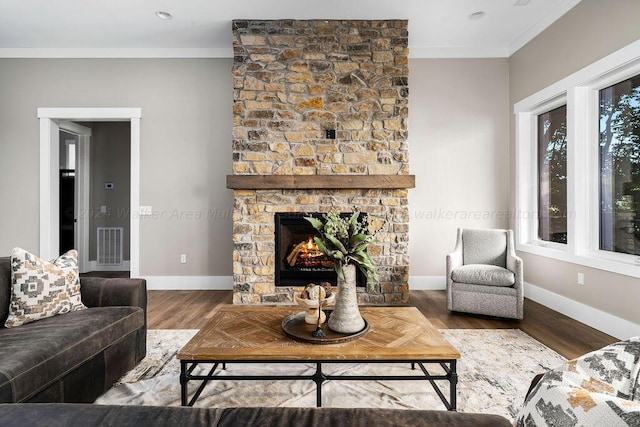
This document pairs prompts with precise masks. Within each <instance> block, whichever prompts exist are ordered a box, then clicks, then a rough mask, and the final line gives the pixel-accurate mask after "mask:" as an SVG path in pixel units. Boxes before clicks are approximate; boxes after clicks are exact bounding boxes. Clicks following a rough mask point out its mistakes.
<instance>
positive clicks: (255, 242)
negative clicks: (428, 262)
mask: <svg viewBox="0 0 640 427" xmlns="http://www.w3.org/2000/svg"><path fill="white" fill-rule="evenodd" d="M233 35H234V42H233V43H234V45H233V47H234V65H233V71H232V72H233V85H234V104H233V121H234V123H233V175H229V176H228V177H227V186H228V187H229V188H232V189H233V190H234V208H233V244H234V247H233V276H234V297H233V301H234V303H236V304H262V303H292V302H293V292H295V291H299V290H301V289H302V286H304V284H305V283H301V284H298V283H296V282H295V281H294V282H290V283H276V276H277V275H279V274H277V273H276V264H277V259H276V252H278V256H281V254H280V252H281V249H279V248H278V249H276V244H275V239H274V233H275V231H276V230H275V228H276V225H275V224H276V222H275V221H276V219H275V218H276V214H285V213H289V214H294V215H298V216H302V215H304V214H309V213H319V214H321V213H325V212H329V211H332V210H333V211H337V212H351V211H352V208H353V206H357V207H358V208H359V209H360V210H361V212H363V213H364V214H365V215H367V217H368V219H369V222H370V223H374V224H376V225H377V226H379V227H381V229H380V232H379V233H378V239H377V242H376V243H374V244H371V245H370V246H369V249H368V251H369V255H370V256H371V258H372V261H373V262H374V263H375V265H376V266H377V271H378V275H379V281H378V282H377V283H370V284H368V285H367V286H361V287H359V288H358V298H359V300H360V302H361V303H363V304H367V303H368V304H390V303H391V304H393V303H404V302H407V301H408V295H409V294H408V291H409V287H408V277H409V259H408V230H409V211H408V197H407V196H408V189H409V188H413V187H414V183H415V182H414V181H415V179H414V176H413V175H409V158H408V147H407V142H406V140H407V117H408V96H409V87H408V59H407V58H408V48H407V46H408V32H407V21H405V20H384V21H339V20H338V21H325V20H311V21H297V20H275V21H264V20H255V21H254V20H236V21H234V22H233ZM320 276H322V275H321V274H319V275H318V278H320ZM303 280H304V279H303ZM318 281H319V280H315V281H314V282H318ZM277 285H281V286H277ZM282 285H283V286H282Z"/></svg>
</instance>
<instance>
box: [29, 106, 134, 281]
mask: <svg viewBox="0 0 640 427" xmlns="http://www.w3.org/2000/svg"><path fill="white" fill-rule="evenodd" d="M38 118H39V119H40V257H41V258H43V259H53V258H55V257H57V256H58V240H59V230H58V216H59V214H58V206H52V200H51V194H52V192H53V191H58V171H57V168H55V167H54V166H55V165H54V163H55V164H58V163H59V159H58V151H57V149H56V150H55V152H54V153H55V155H52V154H53V153H52V148H54V147H52V139H53V138H52V130H51V128H52V126H54V127H55V128H56V129H57V128H58V126H57V124H56V122H57V121H66V120H79V121H128V122H131V203H130V205H131V206H130V208H131V214H130V216H129V217H130V222H131V225H130V226H131V233H130V235H131V241H130V258H131V277H139V276H140V215H139V214H138V212H139V210H140V119H141V118H142V109H141V108H38ZM56 140H57V139H56ZM54 175H55V176H54Z"/></svg>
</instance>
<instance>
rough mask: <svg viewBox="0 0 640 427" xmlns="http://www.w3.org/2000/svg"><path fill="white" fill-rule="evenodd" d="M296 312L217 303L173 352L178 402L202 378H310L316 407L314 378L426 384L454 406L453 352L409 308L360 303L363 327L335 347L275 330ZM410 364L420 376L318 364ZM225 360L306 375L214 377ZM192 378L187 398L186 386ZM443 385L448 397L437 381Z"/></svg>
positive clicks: (295, 309) (318, 387) (203, 382)
mask: <svg viewBox="0 0 640 427" xmlns="http://www.w3.org/2000/svg"><path fill="white" fill-rule="evenodd" d="M299 311H300V307H297V306H264V305H261V306H243V305H222V306H219V308H218V309H217V310H216V312H215V314H214V315H213V317H212V318H211V320H210V321H209V322H208V323H207V324H206V325H205V326H204V327H203V328H202V329H201V330H200V331H199V332H198V333H197V334H196V335H195V336H194V337H193V338H192V339H191V340H190V341H189V342H188V343H187V344H186V345H185V346H184V347H183V348H182V349H181V350H180V351H179V352H178V359H179V360H180V385H181V403H182V406H193V404H194V403H195V402H196V400H197V399H198V397H200V394H201V393H202V391H203V390H204V387H205V386H206V385H207V383H208V382H209V381H212V380H216V379H222V380H267V379H271V380H306V381H309V380H311V381H314V382H315V383H316V406H318V407H321V406H322V383H323V382H324V381H327V380H333V381H348V380H358V381H363V380H381V379H383V380H399V381H416V380H420V381H428V382H429V383H430V385H431V386H432V387H433V389H434V390H435V392H436V393H437V395H438V396H439V398H440V400H441V401H442V403H443V404H444V406H445V408H446V409H447V410H449V411H455V410H456V384H457V381H458V376H457V373H456V362H457V360H458V359H459V358H460V353H458V351H457V350H456V349H455V348H454V347H453V346H452V345H451V344H449V343H448V342H447V341H446V340H445V339H444V337H443V336H442V335H441V334H440V332H438V330H437V329H435V328H434V327H433V325H431V323H430V322H429V321H428V320H427V319H426V318H425V317H424V316H423V315H422V313H420V311H419V310H418V309H417V308H415V307H360V312H361V313H362V316H363V317H364V318H365V320H366V321H367V322H368V323H369V331H368V332H367V333H366V334H365V335H363V336H361V337H359V338H358V339H356V340H353V341H349V342H344V343H339V344H326V345H324V344H314V343H307V342H300V341H296V340H294V339H292V338H291V337H289V336H287V335H286V334H285V333H284V332H283V330H282V320H283V319H284V318H285V317H286V316H288V315H291V314H295V313H297V312H299ZM398 362H400V363H410V364H411V367H412V369H415V368H416V366H417V367H418V368H419V369H420V371H421V373H422V375H402V376H398V375H395V376H384V375H382V376H381V375H377V376H371V375H367V376H358V375H338V376H333V375H326V374H324V373H323V372H322V364H326V363H398ZM203 363H209V364H213V366H212V367H211V369H210V370H209V372H208V374H206V375H195V374H194V373H193V372H194V369H195V368H196V367H197V366H198V365H200V364H203ZM231 363H306V364H309V363H313V364H315V365H316V372H315V373H314V374H313V375H277V376H276V375H268V376H255V375H225V376H223V377H220V376H218V375H216V371H217V370H218V368H220V369H223V370H224V369H226V365H227V364H231ZM429 364H436V365H439V366H441V367H442V369H443V370H444V374H442V375H432V374H431V373H430V372H429V371H428V370H427V365H429ZM191 381H200V382H201V383H200V384H199V386H198V389H197V390H196V392H195V394H194V395H193V397H192V398H191V400H189V399H188V385H189V382H191ZM439 381H440V382H444V381H446V382H448V383H449V397H448V399H447V397H446V396H445V394H444V393H443V391H442V390H441V389H440V386H439V385H438V382H439Z"/></svg>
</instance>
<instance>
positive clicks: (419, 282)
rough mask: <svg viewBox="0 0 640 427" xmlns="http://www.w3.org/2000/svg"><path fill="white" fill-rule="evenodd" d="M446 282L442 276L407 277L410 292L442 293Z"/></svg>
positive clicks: (445, 287)
mask: <svg viewBox="0 0 640 427" xmlns="http://www.w3.org/2000/svg"><path fill="white" fill-rule="evenodd" d="M445 289H447V282H446V280H445V277H444V276H409V290H411V291H444V290H445Z"/></svg>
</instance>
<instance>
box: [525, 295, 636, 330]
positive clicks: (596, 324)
mask: <svg viewBox="0 0 640 427" xmlns="http://www.w3.org/2000/svg"><path fill="white" fill-rule="evenodd" d="M524 295H525V296H526V297H527V298H529V299H530V300H532V301H535V302H537V303H540V304H542V305H544V306H546V307H549V308H550V309H552V310H555V311H557V312H558V313H561V314H564V315H565V316H568V317H571V318H572V319H575V320H577V321H579V322H582V323H584V324H585V325H588V326H591V327H592V328H595V329H597V330H599V331H602V332H604V333H605V334H609V335H611V336H613V337H616V338H618V339H620V340H624V339H628V338H630V337H634V336H638V335H640V325H638V324H635V323H633V322H630V321H628V320H625V319H622V318H620V317H618V316H614V315H613V314H610V313H606V312H604V311H602V310H598V309H597V308H593V307H590V306H588V305H586V304H582V303H580V302H577V301H574V300H572V299H570V298H567V297H564V296H562V295H558V294H556V293H554V292H551V291H548V290H546V289H543V288H541V287H539V286H535V285H532V284H530V283H525V284H524ZM526 315H527V313H525V316H526Z"/></svg>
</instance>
